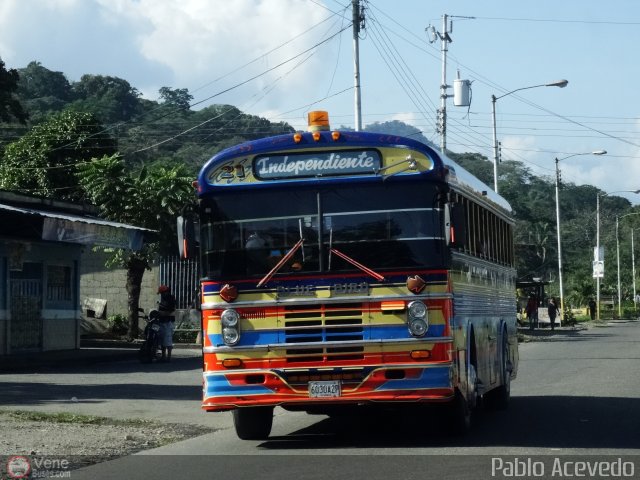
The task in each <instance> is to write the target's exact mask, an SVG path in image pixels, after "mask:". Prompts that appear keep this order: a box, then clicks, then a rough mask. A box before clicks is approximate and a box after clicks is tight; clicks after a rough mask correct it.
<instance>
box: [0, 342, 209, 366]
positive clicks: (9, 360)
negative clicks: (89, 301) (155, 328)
mask: <svg viewBox="0 0 640 480" xmlns="http://www.w3.org/2000/svg"><path fill="white" fill-rule="evenodd" d="M139 348H140V342H127V341H122V340H100V339H82V340H81V341H80V348H79V349H76V350H54V351H48V352H30V353H17V354H14V355H7V356H0V373H3V372H4V373H6V372H22V371H31V370H33V369H36V368H37V369H42V368H47V367H51V368H54V367H55V368H58V367H61V366H72V365H79V364H81V365H92V364H96V363H102V362H120V361H125V360H134V359H136V358H137V356H138V349H139ZM173 348H174V349H185V348H188V349H200V345H198V344H191V343H188V344H187V343H180V344H174V346H173Z"/></svg>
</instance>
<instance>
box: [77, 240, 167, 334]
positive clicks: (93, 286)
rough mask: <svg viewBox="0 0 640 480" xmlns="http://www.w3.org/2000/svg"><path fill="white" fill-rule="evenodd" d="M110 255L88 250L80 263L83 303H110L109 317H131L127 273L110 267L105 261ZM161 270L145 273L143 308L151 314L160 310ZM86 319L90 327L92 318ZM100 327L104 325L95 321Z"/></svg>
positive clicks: (106, 313)
mask: <svg viewBox="0 0 640 480" xmlns="http://www.w3.org/2000/svg"><path fill="white" fill-rule="evenodd" d="M107 258H109V255H108V254H106V253H104V252H93V251H92V250H91V249H90V248H85V249H84V252H83V253H82V257H81V260H80V304H81V305H82V302H83V300H84V299H85V298H99V299H104V300H106V301H107V304H106V310H105V316H107V317H108V316H111V315H117V314H121V315H126V314H127V308H128V307H127V272H126V270H124V269H122V268H107V267H105V262H106V260H107ZM157 290H158V269H157V268H153V269H152V270H151V271H149V270H147V271H146V272H144V276H143V277H142V290H141V292H140V306H141V307H142V308H144V310H145V312H148V311H149V310H151V309H152V308H155V307H156V302H157V300H158V295H157ZM82 314H83V317H85V319H86V321H87V322H88V324H89V325H87V327H88V328H90V324H91V323H92V320H91V319H88V318H86V312H85V311H83V312H82ZM95 323H96V324H98V326H100V324H101V323H102V322H95Z"/></svg>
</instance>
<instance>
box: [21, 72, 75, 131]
mask: <svg viewBox="0 0 640 480" xmlns="http://www.w3.org/2000/svg"><path fill="white" fill-rule="evenodd" d="M18 72H19V73H20V80H19V82H18V94H19V96H20V98H21V99H22V102H23V104H24V105H25V107H26V109H27V111H28V112H29V117H30V120H31V122H32V123H40V122H42V121H43V120H44V119H45V118H46V117H47V115H49V114H50V113H51V112H59V111H62V110H64V108H65V107H66V106H67V104H68V103H69V102H71V101H72V100H73V91H72V89H71V84H70V83H69V81H68V80H67V78H66V77H65V76H64V74H63V73H62V72H54V71H51V70H49V69H47V68H45V67H43V66H42V64H40V62H30V63H29V65H27V66H26V67H25V68H21V69H19V70H18Z"/></svg>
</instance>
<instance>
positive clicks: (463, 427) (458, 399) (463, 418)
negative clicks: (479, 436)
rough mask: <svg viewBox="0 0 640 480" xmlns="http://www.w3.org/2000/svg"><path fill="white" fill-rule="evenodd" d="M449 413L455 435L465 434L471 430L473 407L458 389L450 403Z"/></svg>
mask: <svg viewBox="0 0 640 480" xmlns="http://www.w3.org/2000/svg"><path fill="white" fill-rule="evenodd" d="M449 415H450V419H451V429H452V433H453V434H454V435H464V434H466V433H467V432H469V430H471V408H470V407H469V403H468V402H467V399H466V398H464V396H463V395H462V394H461V393H460V392H459V391H457V390H456V394H455V397H454V398H453V401H452V402H451V404H450V405H449Z"/></svg>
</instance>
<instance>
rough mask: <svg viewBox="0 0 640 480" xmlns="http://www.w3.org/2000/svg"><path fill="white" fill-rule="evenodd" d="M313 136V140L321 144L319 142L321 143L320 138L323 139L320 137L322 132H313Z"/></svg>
mask: <svg viewBox="0 0 640 480" xmlns="http://www.w3.org/2000/svg"><path fill="white" fill-rule="evenodd" d="M311 136H312V137H313V139H314V140H315V141H316V142H319V141H320V138H321V137H320V132H313V133H312V134H311Z"/></svg>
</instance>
